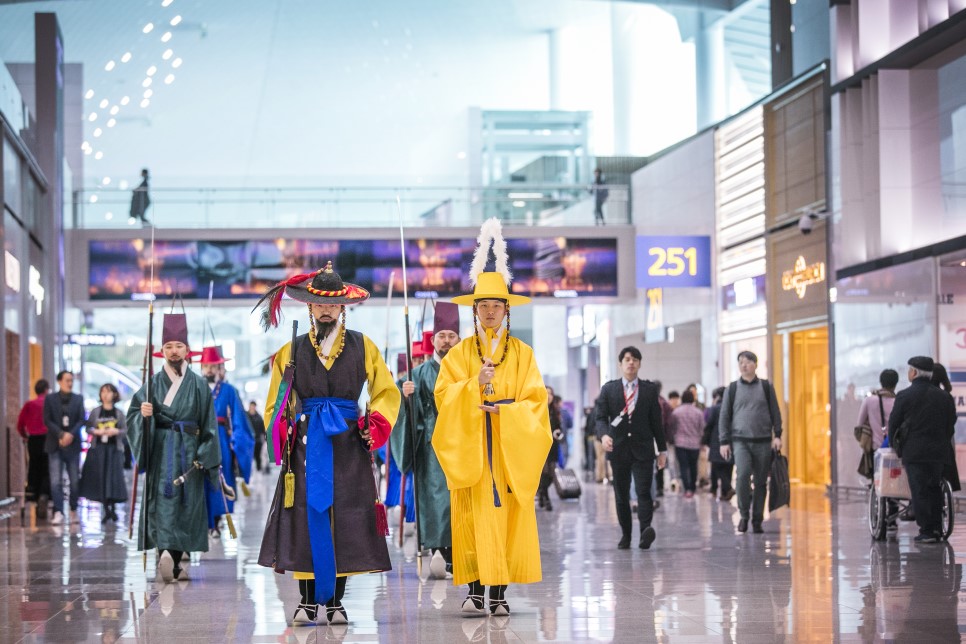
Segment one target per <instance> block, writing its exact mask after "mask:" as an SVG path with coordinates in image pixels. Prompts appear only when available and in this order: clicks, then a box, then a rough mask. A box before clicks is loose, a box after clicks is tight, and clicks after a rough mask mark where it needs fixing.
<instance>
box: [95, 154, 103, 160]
mask: <svg viewBox="0 0 966 644" xmlns="http://www.w3.org/2000/svg"><path fill="white" fill-rule="evenodd" d="M94 158H95V159H97V160H98V161H100V160H101V159H103V158H104V153H103V152H98V153H97V154H95V155H94Z"/></svg>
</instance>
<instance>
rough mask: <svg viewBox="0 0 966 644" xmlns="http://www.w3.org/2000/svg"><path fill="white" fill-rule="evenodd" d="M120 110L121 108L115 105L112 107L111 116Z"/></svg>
mask: <svg viewBox="0 0 966 644" xmlns="http://www.w3.org/2000/svg"><path fill="white" fill-rule="evenodd" d="M120 111H121V108H120V107H118V106H117V105H115V106H114V107H112V108H111V116H116V115H117V113H118V112H120Z"/></svg>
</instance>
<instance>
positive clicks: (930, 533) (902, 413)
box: [889, 356, 956, 543]
mask: <svg viewBox="0 0 966 644" xmlns="http://www.w3.org/2000/svg"><path fill="white" fill-rule="evenodd" d="M908 364H909V372H908V376H909V382H910V383H911V384H910V386H909V387H908V388H907V389H904V390H903V391H900V392H899V393H898V395H897V396H896V402H895V406H894V407H893V408H892V413H891V414H890V415H889V444H890V445H892V446H893V447H894V448H895V449H896V452H897V453H899V454H900V456H901V458H902V465H903V467H904V468H905V470H906V474H907V476H908V477H909V489H910V492H911V493H912V505H913V507H914V508H915V512H916V523H917V524H918V526H919V534H918V535H917V536H916V538H915V542H916V543H938V542H939V541H941V540H942V538H943V535H942V527H941V524H942V503H943V501H942V487H941V486H942V475H943V465H944V464H945V462H946V457H947V455H948V454H947V453H948V451H949V449H950V440H951V439H952V431H953V427H954V425H955V423H956V405H955V403H954V402H953V399H952V397H951V396H950V395H949V394H947V393H946V392H944V391H942V390H941V389H939V388H938V387H936V386H935V385H933V384H932V382H931V379H932V375H933V370H934V368H935V363H934V362H933V359H932V358H930V357H927V356H915V357H913V358H910V359H909V363H908Z"/></svg>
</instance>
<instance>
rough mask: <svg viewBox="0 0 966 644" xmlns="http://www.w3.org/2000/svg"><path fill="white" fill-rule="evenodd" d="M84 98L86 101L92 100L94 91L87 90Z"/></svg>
mask: <svg viewBox="0 0 966 644" xmlns="http://www.w3.org/2000/svg"><path fill="white" fill-rule="evenodd" d="M84 98H86V99H87V100H91V99H92V98H94V90H92V89H89V90H87V93H86V94H84Z"/></svg>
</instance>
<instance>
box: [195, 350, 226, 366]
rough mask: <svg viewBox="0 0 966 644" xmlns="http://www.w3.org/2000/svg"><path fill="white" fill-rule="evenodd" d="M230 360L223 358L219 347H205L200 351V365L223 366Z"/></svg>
mask: <svg viewBox="0 0 966 644" xmlns="http://www.w3.org/2000/svg"><path fill="white" fill-rule="evenodd" d="M228 360H231V358H227V359H226V358H225V357H224V355H223V354H222V352H221V347H218V346H215V347H205V348H204V349H202V350H201V360H200V362H201V364H225V363H226V362H228Z"/></svg>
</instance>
